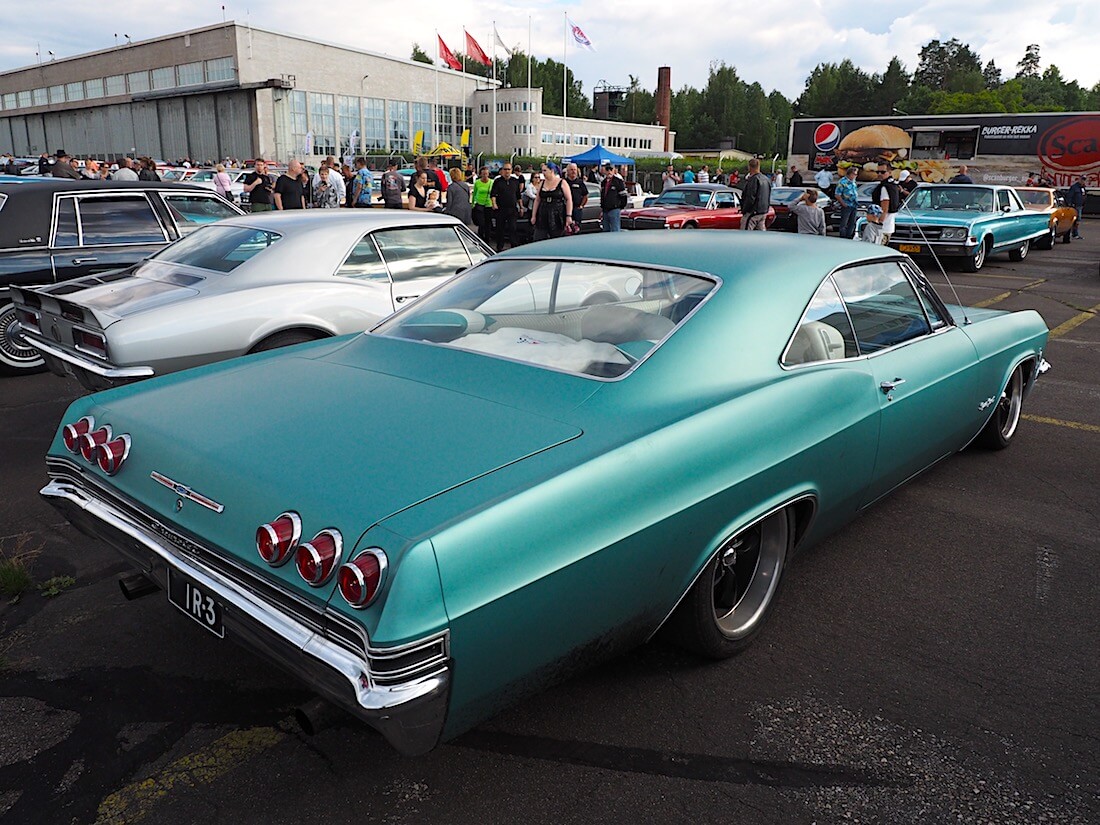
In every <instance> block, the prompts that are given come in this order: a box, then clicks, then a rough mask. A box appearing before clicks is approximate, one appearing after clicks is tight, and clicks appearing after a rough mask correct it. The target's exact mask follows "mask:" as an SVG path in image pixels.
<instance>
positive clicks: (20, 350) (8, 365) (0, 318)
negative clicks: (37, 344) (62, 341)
mask: <svg viewBox="0 0 1100 825" xmlns="http://www.w3.org/2000/svg"><path fill="white" fill-rule="evenodd" d="M15 325H16V320H15V304H13V303H11V301H7V300H3V302H0V375H28V374H30V373H33V372H42V371H44V370H45V369H46V362H45V361H43V360H42V355H41V353H39V351H38V350H36V349H35V348H34V347H32V346H29V345H28V344H27V343H26V342H25V341H24V340H23V339H22V338H17V337H16V335H15Z"/></svg>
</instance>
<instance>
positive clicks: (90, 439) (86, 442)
mask: <svg viewBox="0 0 1100 825" xmlns="http://www.w3.org/2000/svg"><path fill="white" fill-rule="evenodd" d="M98 433H105V434H106V435H105V436H104V437H103V438H102V439H101V438H98V437H97V434H98ZM112 438H114V436H113V435H112V434H111V425H110V424H104V425H103V426H102V427H97V428H96V429H94V430H89V431H88V432H86V433H84V435H82V436H80V439H79V444H80V454H81V455H82V456H83V457H84V460H85V461H87V462H88V463H89V464H91V463H92V462H94V461H95V460H96V451H97V449H98V448H99V445H100V444H105V443H107V442H108V441H110V440H111V439H112Z"/></svg>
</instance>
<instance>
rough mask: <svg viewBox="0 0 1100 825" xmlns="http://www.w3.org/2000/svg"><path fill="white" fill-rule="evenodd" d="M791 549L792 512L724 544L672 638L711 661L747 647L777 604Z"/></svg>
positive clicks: (672, 626) (673, 625)
mask: <svg viewBox="0 0 1100 825" xmlns="http://www.w3.org/2000/svg"><path fill="white" fill-rule="evenodd" d="M793 544H794V519H793V516H792V514H791V512H790V510H789V508H788V509H783V510H780V511H778V512H776V513H773V514H772V515H770V516H768V517H767V518H765V519H763V520H762V521H759V522H757V523H756V524H755V525H753V526H752V527H748V528H746V529H745V530H742V531H741V532H740V533H738V534H736V535H735V536H733V537H731V538H729V539H727V540H726V541H725V542H723V543H722V546H721V547H719V548H718V552H717V553H715V555H714V557H713V558H712V559H711V560H710V561H709V562H708V563H707V566H706V567H705V568H704V569H703V572H702V573H701V574H700V575H699V577H698V579H696V581H695V584H693V585H692V587H691V590H689V591H688V594H687V595H686V596H685V597H684V600H683V601H682V602H680V605H679V606H678V607H677V608H676V611H675V613H673V615H672V617H671V618H670V619H669V627H668V630H669V632H670V633H671V634H672V636H673V639H674V640H675V641H676V642H677V643H678V644H679V645H681V646H682V647H685V648H687V649H688V650H691V651H693V652H695V653H698V654H700V655H701V656H706V657H708V658H711V659H726V658H728V657H730V656H733V655H735V654H737V653H740V652H741V651H742V650H744V649H745V648H746V647H748V646H749V645H750V644H751V643H752V642H753V640H754V639H755V638H756V636H757V635H758V634H759V633H760V630H761V628H763V626H764V623H765V622H766V621H767V618H768V615H769V614H770V613H771V610H772V607H773V606H774V604H775V599H776V596H777V595H778V593H779V587H780V584H781V583H782V581H783V570H784V568H785V567H786V563H787V558H788V556H789V555H790V552H791V549H792V547H793Z"/></svg>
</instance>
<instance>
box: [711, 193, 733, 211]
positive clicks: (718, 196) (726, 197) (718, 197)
mask: <svg viewBox="0 0 1100 825" xmlns="http://www.w3.org/2000/svg"><path fill="white" fill-rule="evenodd" d="M734 206H737V196H736V195H735V194H733V192H715V193H714V208H715V209H730V208H732V207H734Z"/></svg>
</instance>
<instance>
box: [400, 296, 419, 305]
mask: <svg viewBox="0 0 1100 825" xmlns="http://www.w3.org/2000/svg"><path fill="white" fill-rule="evenodd" d="M419 297H420V296H419V295H398V296H397V297H396V298H394V300H395V301H397V303H399V304H403V303H405V301H415V300H416V299H417V298H419Z"/></svg>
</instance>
